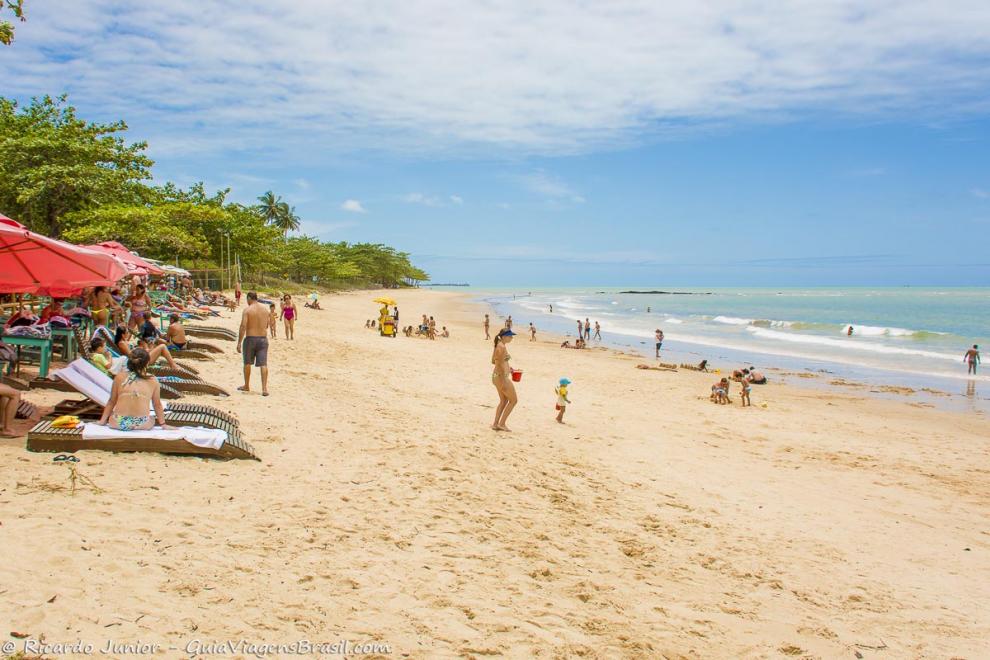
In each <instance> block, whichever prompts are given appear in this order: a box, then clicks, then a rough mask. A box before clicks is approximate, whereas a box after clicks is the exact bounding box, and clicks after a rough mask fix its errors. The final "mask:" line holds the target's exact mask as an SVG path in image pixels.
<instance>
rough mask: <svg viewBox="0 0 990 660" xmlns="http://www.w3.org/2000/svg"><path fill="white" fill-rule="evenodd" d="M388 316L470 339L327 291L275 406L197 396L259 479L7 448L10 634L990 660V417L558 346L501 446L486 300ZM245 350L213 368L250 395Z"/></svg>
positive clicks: (586, 652)
mask: <svg viewBox="0 0 990 660" xmlns="http://www.w3.org/2000/svg"><path fill="white" fill-rule="evenodd" d="M387 295H390V296H392V297H394V298H395V299H396V300H397V301H398V304H399V306H400V309H401V314H402V315H401V318H400V325H409V324H410V323H416V322H418V320H419V317H420V315H421V314H423V313H425V314H427V315H433V316H434V317H435V318H436V319H437V322H438V325H440V326H443V325H446V326H447V327H448V329H450V331H451V338H449V339H438V340H437V341H429V340H426V339H420V338H406V337H403V336H401V335H400V336H399V337H397V338H395V339H391V338H382V337H380V336H378V334H377V332H373V331H370V330H366V329H364V328H363V325H364V322H365V320H366V319H368V318H370V317H372V316H375V315H376V313H377V308H378V305H375V304H374V303H372V302H371V299H372V298H373V297H375V292H352V293H342V294H337V295H333V296H329V295H328V296H324V297H323V298H322V299H321V303H322V304H323V306H324V307H325V310H324V311H320V312H317V311H312V310H307V309H300V318H299V321H298V323H297V326H296V333H297V339H296V341H294V342H288V341H286V340H284V339H282V338H281V334H282V331H281V327H280V328H279V335H280V337H279V339H277V340H275V341H273V342H271V348H270V351H269V362H270V368H271V377H270V389H271V396H270V397H268V398H263V397H261V396H260V394H258V393H251V394H239V393H234V394H232V396H231V397H229V398H220V397H208V396H202V395H196V396H190V397H188V400H189V401H191V402H197V401H199V402H203V403H208V404H209V405H213V406H217V407H220V408H222V409H223V410H225V411H228V412H230V413H232V414H235V415H237V416H238V417H239V418H240V420H241V428H242V430H243V432H244V434H245V439H246V440H247V441H248V442H250V443H251V444H252V445H254V447H255V449H256V450H257V452H258V454H259V456H260V458H261V461H260V462H255V461H231V462H219V461H215V460H203V459H196V458H189V457H177V456H165V455H158V454H150V453H134V454H112V453H105V452H95V451H80V452H77V456H78V457H79V458H80V462H79V463H78V464H75V465H74V469H75V470H76V471H77V472H78V475H80V476H82V477H85V478H87V479H89V480H91V483H92V484H95V485H96V486H97V487H98V490H96V489H94V488H92V487H90V486H89V485H87V483H86V482H82V481H80V482H79V483H78V484H77V490H76V492H75V494H70V491H69V484H70V481H69V476H70V475H69V470H68V468H67V466H66V465H65V464H59V463H53V462H52V456H51V455H50V454H36V453H30V452H26V451H25V450H24V440H23V438H21V439H17V440H0V543H3V544H4V547H7V548H9V549H10V550H11V552H9V553H8V554H9V556H8V560H7V561H6V562H4V563H2V564H0V583H2V584H4V585H10V586H9V587H8V588H7V589H6V590H0V616H3V617H4V618H5V620H7V621H8V623H9V630H11V631H18V632H19V633H25V634H28V635H30V636H31V637H32V638H38V637H40V636H41V635H44V636H45V638H46V640H47V641H49V642H52V643H56V642H69V641H72V642H74V641H76V640H82V641H83V642H90V643H93V644H94V645H95V646H96V647H98V648H102V646H103V644H104V643H105V640H106V639H107V638H109V637H112V638H113V639H114V640H117V641H118V642H120V643H126V642H131V641H134V640H141V641H142V642H147V643H159V644H162V647H163V648H172V647H174V648H177V649H183V648H185V647H186V645H187V644H188V643H189V642H190V641H191V640H195V639H199V640H218V641H221V642H222V640H227V639H234V640H237V639H245V640H248V641H249V642H256V643H263V642H266V643H291V642H292V641H293V640H297V639H300V638H307V639H311V640H321V641H325V640H338V639H345V640H349V641H351V642H377V643H387V644H389V645H390V648H391V654H390V655H389V656H384V657H398V656H399V655H403V656H404V657H411V658H433V657H452V656H472V655H473V656H480V655H503V656H507V657H516V656H521V655H539V654H548V653H551V654H557V655H560V656H574V655H582V656H585V657H644V656H659V655H664V654H666V655H668V656H673V657H680V656H700V657H724V656H732V657H738V656H759V657H765V656H774V655H779V654H781V653H785V654H788V655H799V656H800V655H812V656H818V657H841V656H848V655H851V654H852V652H853V651H854V650H856V649H861V650H862V653H863V654H867V655H868V654H869V650H868V649H867V647H876V646H880V645H881V644H884V645H885V646H886V647H887V653H888V654H890V655H892V657H914V656H926V657H953V656H966V657H980V656H982V655H985V652H986V649H987V647H986V640H987V639H990V612H987V610H986V608H984V607H982V604H983V603H985V602H987V600H988V599H990V587H988V586H987V585H990V561H988V556H990V540H988V537H987V534H988V532H987V530H986V520H987V519H988V517H990V478H988V475H990V447H987V443H986V424H985V421H984V420H982V419H981V418H980V417H978V416H975V415H959V414H956V413H951V412H945V411H941V410H935V409H930V408H927V407H918V406H916V405H913V404H911V403H908V402H905V401H889V400H880V399H874V398H872V397H862V396H859V395H856V394H854V393H849V392H845V393H841V392H840V393H817V392H813V391H810V390H808V389H806V388H798V387H790V386H787V385H783V384H780V383H771V384H769V385H766V386H762V387H760V388H759V389H756V388H754V392H753V404H754V405H753V406H752V407H751V408H742V407H741V406H739V403H738V396H737V395H738V391H737V390H734V391H733V392H732V396H733V400H734V402H733V405H731V406H719V405H715V404H712V403H710V402H709V401H708V389H709V386H710V385H711V382H712V380H713V377H712V374H702V373H696V372H690V371H680V372H678V373H672V372H663V371H643V370H638V369H636V368H635V365H636V364H637V363H638V362H641V361H642V360H640V359H638V358H637V357H635V356H632V355H629V354H625V355H623V354H618V353H613V352H611V351H608V350H606V349H602V350H586V351H575V350H561V349H560V348H559V342H556V343H555V342H553V341H552V340H551V338H550V337H548V336H547V335H546V334H543V336H542V337H540V341H537V342H529V341H525V338H524V337H523V336H520V337H519V338H518V339H520V340H522V341H515V342H513V343H512V344H511V345H510V347H509V348H510V353H511V355H512V364H513V365H514V366H515V367H516V368H521V369H522V370H523V371H524V377H523V379H522V381H521V382H520V383H518V384H517V391H518V393H519V397H520V403H519V405H518V406H517V408H516V410H515V411H514V412H513V414H512V417H511V418H510V420H509V426H510V428H513V429H514V432H512V433H501V432H494V431H491V430H490V428H489V424H490V423H491V416H492V414H493V412H494V407H495V404H496V402H497V397H496V396H495V391H494V389H493V387H492V383H491V380H490V374H491V364H490V357H491V347H492V343H491V342H486V341H484V335H483V331H482V327H481V314H479V313H478V311H479V307H478V306H477V304H475V303H471V302H466V301H464V300H463V298H462V297H458V296H457V295H455V294H450V293H446V292H439V291H421V290H399V291H388V292H387ZM222 315H223V317H222V318H218V319H215V320H211V322H210V324H211V325H222V326H224V327H236V325H237V318H236V315H232V314H229V313H227V312H223V313H222ZM493 325H494V323H493ZM223 348H224V349H225V353H224V354H219V355H217V359H216V360H215V361H212V362H202V363H197V364H196V366H197V367H199V368H200V371H201V375H202V378H203V379H205V380H207V381H209V382H213V383H215V384H217V385H220V386H222V387H224V388H226V389H228V390H229V391H232V392H233V389H234V387H236V385H238V384H240V382H239V381H240V377H241V373H240V372H241V369H240V361H239V356H238V355H237V354H236V353H234V352H233V344H232V343H231V342H225V343H223ZM563 376H567V377H568V378H570V379H571V380H572V381H573V384H572V386H571V391H570V398H571V400H572V405H571V406H569V407H568V410H567V413H566V417H565V424H563V425H561V424H557V423H556V422H555V421H554V414H555V413H554V402H555V400H556V397H555V395H554V393H553V386H554V384H556V382H557V379H559V378H560V377H563ZM254 383H255V384H257V375H255V377H254ZM28 398H29V399H30V400H31V401H33V402H35V403H37V404H38V405H51V404H52V403H54V402H56V401H59V400H61V399H64V398H74V397H73V395H72V394H66V393H64V392H55V391H48V392H38V393H37V394H36V393H35V392H34V391H31V392H29V393H28ZM763 404H766V406H764V405H763ZM19 428H20V427H19ZM881 640H882V642H881ZM782 649H783V650H782ZM863 649H865V650H863Z"/></svg>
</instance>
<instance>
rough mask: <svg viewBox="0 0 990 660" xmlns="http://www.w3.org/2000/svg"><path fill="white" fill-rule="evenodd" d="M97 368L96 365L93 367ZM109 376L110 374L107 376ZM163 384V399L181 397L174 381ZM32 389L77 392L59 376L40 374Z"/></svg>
mask: <svg viewBox="0 0 990 660" xmlns="http://www.w3.org/2000/svg"><path fill="white" fill-rule="evenodd" d="M93 368H94V369H96V367H93ZM57 374H58V372H57V371H53V372H52V375H57ZM107 378H109V376H107ZM159 384H160V385H161V392H162V395H161V396H162V398H163V399H181V398H182V392H180V391H179V390H178V389H177V388H175V387H174V386H173V385H174V383H159ZM29 385H30V387H31V389H32V390H57V391H59V392H75V391H76V388H75V387H73V386H72V385H70V384H69V383H66V382H65V381H63V380H60V379H58V378H42V377H40V376H38V377H36V378H33V379H32V380H31V382H30V383H29Z"/></svg>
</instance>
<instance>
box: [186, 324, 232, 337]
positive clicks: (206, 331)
mask: <svg viewBox="0 0 990 660" xmlns="http://www.w3.org/2000/svg"><path fill="white" fill-rule="evenodd" d="M186 334H187V335H189V336H190V337H207V338H209V339H223V340H226V341H237V333H236V332H234V331H233V330H228V329H227V328H221V327H220V326H216V325H188V326H186Z"/></svg>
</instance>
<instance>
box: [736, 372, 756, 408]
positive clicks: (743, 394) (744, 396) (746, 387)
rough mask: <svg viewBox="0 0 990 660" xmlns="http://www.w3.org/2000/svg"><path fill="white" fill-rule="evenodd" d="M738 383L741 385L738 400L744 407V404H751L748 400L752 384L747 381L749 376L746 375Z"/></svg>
mask: <svg viewBox="0 0 990 660" xmlns="http://www.w3.org/2000/svg"><path fill="white" fill-rule="evenodd" d="M739 383H740V386H741V387H742V389H741V390H739V401H740V402H741V403H742V405H743V407H744V408H745V407H746V406H752V405H753V404H752V403H751V402H750V400H749V393H750V391H751V390H752V389H753V386H752V385H751V384H750V382H749V377H748V376H747V377H746V378H743V379H742V380H741V381H739Z"/></svg>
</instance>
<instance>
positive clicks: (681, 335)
mask: <svg viewBox="0 0 990 660" xmlns="http://www.w3.org/2000/svg"><path fill="white" fill-rule="evenodd" d="M654 288H657V289H659V288H660V287H625V288H543V289H538V288H534V289H532V290H528V289H527V290H518V289H516V290H511V291H506V290H485V291H478V290H476V291H473V293H474V294H475V295H476V296H477V298H479V299H481V300H483V301H485V302H487V303H489V304H491V305H492V306H493V307H494V308H495V310H496V311H497V313H498V314H500V315H502V316H505V315H507V314H512V316H513V319H514V320H515V321H516V322H517V324H518V325H517V327H521V326H525V325H526V324H528V323H529V322H533V323H535V324H536V325H537V327H538V328H541V329H543V330H545V331H550V332H554V333H560V334H567V333H570V334H572V335H573V334H575V333H576V329H577V324H576V321H577V320H578V319H581V320H584V319H585V318H587V319H590V320H591V322H592V324H593V323H594V322H595V321H598V322H599V323H600V324H601V327H602V334H603V337H604V339H605V341H606V343H608V344H610V345H613V346H623V347H631V348H637V349H639V350H642V351H643V352H644V353H649V354H650V355H652V349H653V336H654V331H655V330H656V329H657V328H660V329H662V330H663V332H664V334H665V341H664V349H665V353H666V355H665V356H664V357H665V358H666V359H669V361H687V360H694V359H695V358H699V359H700V358H701V357H708V358H709V359H717V358H722V359H728V360H735V361H738V362H739V363H742V362H751V363H753V364H756V365H760V366H761V367H763V368H765V369H767V368H772V367H780V368H786V369H812V370H818V371H826V372H829V373H833V374H836V375H837V376H843V377H855V378H859V379H863V380H866V381H868V382H880V381H883V382H885V383H893V384H904V385H908V386H912V387H917V388H921V387H941V388H943V389H948V390H950V391H955V390H960V389H961V387H962V388H964V389H962V390H961V391H962V392H964V393H968V394H973V395H974V396H977V395H978V392H979V389H982V390H987V389H990V376H988V375H987V374H990V370H988V371H986V373H983V372H984V370H983V369H982V368H981V369H980V371H981V373H980V374H979V375H978V376H977V377H976V378H972V377H969V376H967V374H966V366H965V364H964V363H963V354H964V353H965V351H966V349H967V348H968V347H970V346H972V345H973V344H978V345H980V346H981V352H983V353H984V354H985V353H987V352H990V350H986V351H985V350H983V349H990V289H988V288H937V289H936V288H914V287H910V288H908V287H904V288H801V289H796V288H775V289H764V288H760V289H753V288H745V289H669V291H671V292H677V293H680V294H690V295H665V294H628V293H621V292H622V291H626V290H639V291H644V290H652V289H654ZM550 305H553V313H550ZM850 325H851V326H852V328H853V332H852V335H849V334H848V328H849V326H850ZM962 383H965V385H962V386H960V384H962ZM973 383H975V384H976V385H974V384H973ZM978 386H979V387H978ZM985 394H986V392H984V395H985Z"/></svg>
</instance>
